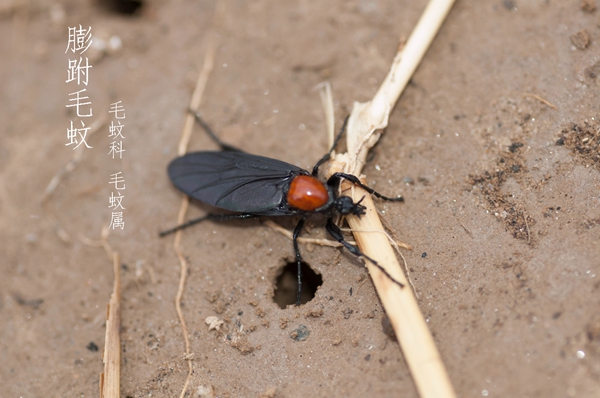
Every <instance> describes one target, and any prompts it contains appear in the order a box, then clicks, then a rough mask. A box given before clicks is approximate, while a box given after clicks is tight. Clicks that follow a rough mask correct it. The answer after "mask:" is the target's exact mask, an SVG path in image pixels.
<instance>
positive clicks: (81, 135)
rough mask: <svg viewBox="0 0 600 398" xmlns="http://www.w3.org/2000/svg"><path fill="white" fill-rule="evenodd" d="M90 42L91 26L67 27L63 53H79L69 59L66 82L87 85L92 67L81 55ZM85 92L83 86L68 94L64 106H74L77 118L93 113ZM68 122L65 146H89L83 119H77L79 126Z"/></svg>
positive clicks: (90, 115) (87, 130)
mask: <svg viewBox="0 0 600 398" xmlns="http://www.w3.org/2000/svg"><path fill="white" fill-rule="evenodd" d="M91 44H92V27H91V26H90V27H88V28H87V29H84V28H82V26H81V25H79V28H77V27H69V38H68V43H67V49H66V50H65V53H67V52H69V51H71V52H72V53H73V54H79V55H80V57H79V60H77V59H69V64H68V69H67V80H66V83H72V82H76V83H77V87H78V88H80V87H81V86H82V85H84V86H86V87H87V85H88V78H89V71H90V69H91V68H92V65H90V64H89V60H88V58H87V57H85V61H84V58H83V57H82V56H81V55H83V53H85V52H86V51H87V49H88V48H89V47H90V45H91ZM86 93H87V88H85V87H84V88H82V89H81V90H77V91H74V92H72V93H70V94H69V104H67V105H66V107H67V108H75V111H76V114H77V117H79V118H88V117H92V115H93V112H92V102H91V101H89V97H88V96H87V94H86ZM70 122H71V124H70V127H69V128H67V143H66V144H65V146H71V145H74V147H73V149H74V150H75V149H77V148H78V147H79V146H81V144H84V145H85V147H86V148H91V146H90V145H88V143H87V142H86V140H85V139H86V136H87V133H88V132H89V130H90V128H89V127H86V125H85V123H84V121H83V120H79V122H80V123H81V128H78V127H76V124H74V123H73V120H71V121H70Z"/></svg>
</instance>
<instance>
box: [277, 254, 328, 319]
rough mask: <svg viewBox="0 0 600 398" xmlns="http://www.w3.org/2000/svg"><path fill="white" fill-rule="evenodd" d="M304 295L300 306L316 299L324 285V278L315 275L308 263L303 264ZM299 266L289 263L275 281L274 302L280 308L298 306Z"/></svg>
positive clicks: (301, 297)
mask: <svg viewBox="0 0 600 398" xmlns="http://www.w3.org/2000/svg"><path fill="white" fill-rule="evenodd" d="M301 271H302V295H301V296H300V304H306V303H308V302H309V301H310V300H312V299H313V298H314V297H315V293H316V292H317V288H318V287H319V286H321V285H322V284H323V277H321V275H319V274H317V273H315V271H313V269H312V268H310V266H309V265H308V264H306V263H304V262H303V263H302V266H301ZM297 274H298V265H297V264H296V263H295V262H294V263H287V264H286V265H285V266H284V267H283V270H282V271H281V274H280V275H279V276H278V277H277V280H276V281H275V283H276V285H275V295H274V296H273V301H275V303H277V305H278V306H279V308H282V309H285V308H286V307H287V306H288V305H293V304H296V298H297V295H298V276H297Z"/></svg>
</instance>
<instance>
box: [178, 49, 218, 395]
mask: <svg viewBox="0 0 600 398" xmlns="http://www.w3.org/2000/svg"><path fill="white" fill-rule="evenodd" d="M215 52H216V44H215V43H214V42H210V43H209V48H208V51H207V53H206V57H205V58H204V65H203V67H202V71H201V72H200V75H199V76H198V81H197V82H196V89H195V90H194V94H193V95H192V100H191V101H190V106H189V109H190V110H192V111H194V112H196V111H197V110H198V108H199V107H200V101H201V100H202V94H203V93H204V88H205V87H206V82H207V81H208V76H209V75H210V72H211V71H212V68H213V63H214V58H215ZM193 126H194V116H193V115H192V114H191V113H190V112H187V117H186V119H185V125H184V127H183V132H182V134H181V139H180V141H179V146H178V154H179V155H180V156H181V155H184V154H185V152H186V151H187V147H188V143H189V141H190V136H191V132H192V128H193ZM189 201H190V200H189V197H188V196H185V197H184V198H183V201H182V203H181V207H180V209H179V215H178V217H177V225H180V224H183V222H184V220H185V213H186V212H187V208H188V205H189ZM181 236H182V234H181V230H179V231H177V232H176V233H175V242H174V243H173V247H174V249H175V253H176V254H177V258H178V259H179V265H180V268H181V269H180V273H179V287H178V289H177V295H176V297H175V309H176V311H177V317H178V318H179V322H180V324H181V329H182V332H183V339H184V341H185V353H184V355H183V357H184V359H185V360H186V361H187V363H188V375H187V378H186V380H185V383H184V385H183V388H182V390H181V394H180V398H183V397H184V396H185V394H186V392H187V388H188V385H189V382H190V379H191V377H192V373H193V371H194V366H193V362H192V361H193V359H194V354H193V353H192V352H191V350H190V338H189V335H188V329H187V325H186V322H185V318H184V316H183V311H182V310H181V298H182V297H183V291H184V289H185V281H186V277H187V272H188V271H187V270H188V264H187V261H186V260H185V256H184V255H183V253H182V251H181V246H180V242H181Z"/></svg>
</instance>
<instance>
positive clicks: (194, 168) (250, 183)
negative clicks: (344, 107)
mask: <svg viewBox="0 0 600 398" xmlns="http://www.w3.org/2000/svg"><path fill="white" fill-rule="evenodd" d="M194 116H195V118H196V121H197V122H198V124H200V126H202V128H203V129H204V130H205V131H206V133H207V134H208V135H209V136H210V137H211V138H212V140H213V141H215V142H216V143H217V144H218V145H219V146H220V147H221V151H202V152H192V153H188V154H186V155H183V156H181V157H178V158H176V159H174V160H173V161H172V162H171V163H170V164H169V167H168V173H169V178H170V179H171V181H172V182H173V184H174V185H175V187H177V188H178V189H179V190H180V191H182V192H183V193H185V194H186V195H189V196H190V197H192V198H193V199H196V200H199V201H200V202H204V203H206V204H208V205H211V206H214V207H217V208H219V209H223V210H229V211H232V212H234V213H235V214H207V215H205V216H203V217H200V218H196V219H193V220H190V221H188V222H186V223H184V224H181V225H179V226H177V227H175V228H172V229H169V230H166V231H163V232H161V233H160V236H165V235H168V234H170V233H173V232H175V231H178V230H180V229H184V228H187V227H190V226H192V225H194V224H197V223H199V222H201V221H205V220H213V221H226V220H233V219H246V218H256V217H261V216H300V221H299V222H298V224H297V225H296V228H295V229H294V233H293V235H292V236H293V238H292V242H293V246H294V253H295V255H296V263H297V264H298V270H297V277H298V295H297V300H296V305H300V298H301V293H302V272H301V268H302V261H303V260H302V255H301V254H300V249H299V248H298V236H299V235H300V232H301V231H302V228H303V227H304V223H305V222H306V219H307V218H308V217H310V216H311V215H313V214H317V213H319V214H324V215H325V216H326V217H327V222H326V224H325V228H326V229H327V232H329V234H330V235H331V236H332V237H333V238H334V239H335V240H336V241H338V242H339V243H341V244H342V245H343V246H344V247H345V248H346V249H347V250H348V251H349V252H350V253H352V254H354V255H355V256H357V257H362V258H366V259H367V260H368V261H370V262H372V263H373V264H374V265H375V266H376V267H378V268H379V269H380V270H381V271H382V272H383V273H384V274H385V275H386V276H387V277H388V278H390V279H391V280H392V281H394V283H396V284H398V285H399V286H400V287H403V286H404V285H403V284H402V283H401V282H399V281H397V280H396V279H394V278H393V277H392V276H391V275H390V274H389V273H388V272H387V271H386V270H385V269H384V268H383V267H382V266H381V265H380V264H378V263H377V262H376V261H375V260H373V259H372V258H370V257H369V256H367V255H366V254H364V253H363V252H361V251H360V249H359V248H358V247H356V246H354V245H352V244H350V243H348V242H347V241H346V240H345V239H344V236H343V234H342V231H341V230H340V228H339V227H338V226H337V225H336V224H335V223H334V222H333V216H334V215H335V214H336V213H337V214H341V215H349V214H351V215H356V216H361V215H363V214H365V209H366V208H365V206H363V205H361V204H360V203H361V201H362V199H361V200H359V201H358V202H356V203H355V202H354V201H353V200H352V198H350V197H349V196H344V195H337V193H336V192H337V191H338V187H339V184H340V182H341V180H342V179H345V180H348V181H350V182H352V183H353V184H355V185H357V186H359V187H361V188H363V189H364V190H365V191H367V192H369V193H370V194H372V195H375V196H376V197H378V198H380V199H383V200H387V201H392V202H402V201H404V199H403V198H402V197H401V196H399V197H396V198H389V197H387V196H383V195H381V194H380V193H378V192H376V191H375V190H373V189H372V188H369V187H368V186H366V185H364V184H363V183H361V182H360V180H359V179H358V178H357V177H356V176H354V175H352V174H346V173H334V174H332V175H331V177H329V178H328V179H327V181H326V183H323V182H321V181H320V180H319V178H318V174H319V167H320V166H321V165H322V164H323V163H325V162H326V161H327V160H329V158H330V157H331V153H332V152H333V150H334V149H335V147H336V146H337V144H338V142H339V140H340V138H341V136H342V134H343V133H344V131H345V130H346V124H347V123H348V117H346V119H345V120H344V123H343V125H342V128H341V129H340V132H339V133H338V135H337V137H336V138H335V140H334V143H333V145H332V147H331V149H330V150H329V152H327V153H326V154H325V155H324V156H323V157H322V158H321V159H320V160H319V161H318V162H317V163H316V164H315V166H314V167H313V169H312V172H309V171H307V170H304V169H302V168H300V167H297V166H294V165H293V164H290V163H286V162H283V161H281V160H276V159H271V158H267V157H264V156H258V155H252V154H249V153H246V152H244V151H242V150H241V149H238V148H236V147H234V146H231V145H229V144H226V143H224V142H222V141H221V140H220V139H219V138H218V137H217V136H216V135H215V133H214V132H213V131H212V129H211V128H210V127H209V126H208V124H206V123H205V122H204V120H202V118H201V117H200V115H199V114H198V113H195V114H194Z"/></svg>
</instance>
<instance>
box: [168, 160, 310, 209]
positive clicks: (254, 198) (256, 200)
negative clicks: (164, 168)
mask: <svg viewBox="0 0 600 398" xmlns="http://www.w3.org/2000/svg"><path fill="white" fill-rule="evenodd" d="M168 172H169V177H170V178H171V181H172V182H173V184H175V186H176V187H177V188H179V189H180V190H181V191H182V192H184V193H186V194H187V195H189V196H191V197H192V198H194V199H197V200H199V201H201V202H204V203H206V204H209V205H211V206H215V207H218V208H221V209H225V210H230V211H235V212H239V213H252V214H258V215H291V214H295V213H296V211H295V210H293V209H290V208H289V207H288V206H287V204H286V201H285V195H286V193H287V189H288V186H289V184H290V181H291V179H292V178H293V177H294V176H297V175H299V174H305V175H308V174H309V173H308V171H306V170H303V169H301V168H299V167H297V166H294V165H292V164H289V163H286V162H282V161H280V160H276V159H270V158H266V157H263V156H258V155H251V154H249V153H245V152H216V151H215V152H212V151H207V152H193V153H189V154H187V155H184V156H182V157H180V158H177V159H175V160H173V161H172V162H171V164H170V165H169V169H168Z"/></svg>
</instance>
